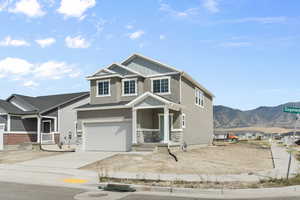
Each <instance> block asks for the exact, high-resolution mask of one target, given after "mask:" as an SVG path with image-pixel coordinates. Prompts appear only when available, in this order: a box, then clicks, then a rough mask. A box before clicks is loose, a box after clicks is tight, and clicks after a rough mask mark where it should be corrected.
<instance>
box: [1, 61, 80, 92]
mask: <svg viewBox="0 0 300 200" xmlns="http://www.w3.org/2000/svg"><path fill="white" fill-rule="evenodd" d="M80 75H81V72H80V70H79V69H78V68H76V67H75V66H74V65H70V64H68V63H66V62H57V61H48V62H43V63H31V62H29V61H26V60H24V59H20V58H11V57H7V58H5V59H2V60H0V78H4V77H5V78H8V79H10V80H14V81H22V85H23V86H25V87H36V86H38V85H39V83H38V81H39V80H57V79H61V78H66V77H69V78H76V77H78V76H80Z"/></svg>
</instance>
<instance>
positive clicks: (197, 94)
mask: <svg viewBox="0 0 300 200" xmlns="http://www.w3.org/2000/svg"><path fill="white" fill-rule="evenodd" d="M195 100H196V102H195V103H196V105H198V106H201V107H204V94H203V92H202V91H201V90H199V89H195Z"/></svg>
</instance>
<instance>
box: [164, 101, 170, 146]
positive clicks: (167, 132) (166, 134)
mask: <svg viewBox="0 0 300 200" xmlns="http://www.w3.org/2000/svg"><path fill="white" fill-rule="evenodd" d="M169 136H170V125H169V108H168V107H167V106H165V107H164V143H169V140H170V137H169Z"/></svg>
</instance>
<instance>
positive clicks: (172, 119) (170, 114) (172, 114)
mask: <svg viewBox="0 0 300 200" xmlns="http://www.w3.org/2000/svg"><path fill="white" fill-rule="evenodd" d="M160 116H164V113H158V130H160ZM169 116H170V117H171V122H172V123H171V130H170V131H173V130H177V129H173V123H174V113H169Z"/></svg>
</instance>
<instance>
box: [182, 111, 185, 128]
mask: <svg viewBox="0 0 300 200" xmlns="http://www.w3.org/2000/svg"><path fill="white" fill-rule="evenodd" d="M181 123H182V128H185V114H182V115H181Z"/></svg>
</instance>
